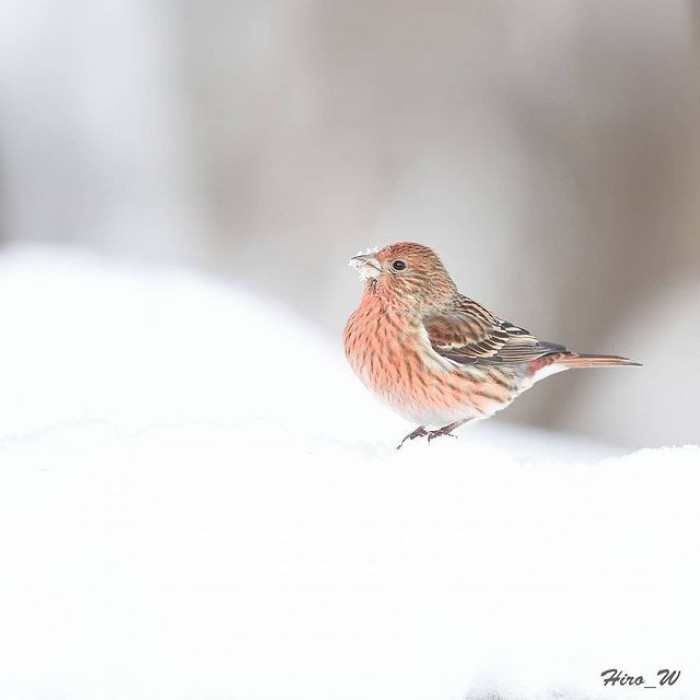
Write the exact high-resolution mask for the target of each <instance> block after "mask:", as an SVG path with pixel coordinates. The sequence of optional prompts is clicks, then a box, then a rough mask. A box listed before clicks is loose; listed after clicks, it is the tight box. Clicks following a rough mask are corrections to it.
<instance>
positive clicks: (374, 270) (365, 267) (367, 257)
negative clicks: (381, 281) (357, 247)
mask: <svg viewBox="0 0 700 700" xmlns="http://www.w3.org/2000/svg"><path fill="white" fill-rule="evenodd" d="M376 252H377V251H376V249H375V250H368V251H367V252H366V253H360V254H359V255H356V256H355V257H353V258H350V267H354V268H355V269H356V270H357V271H358V272H359V273H360V279H361V280H369V279H377V277H379V275H380V274H381V273H382V266H381V265H380V264H379V261H378V260H377V258H376V257H375V254H376Z"/></svg>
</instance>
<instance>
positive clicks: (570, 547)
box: [0, 249, 700, 700]
mask: <svg viewBox="0 0 700 700" xmlns="http://www.w3.org/2000/svg"><path fill="white" fill-rule="evenodd" d="M0 305H1V309H0V311H1V315H0V317H1V318H2V319H3V324H4V342H3V348H2V359H3V361H2V363H0V373H1V376H0V385H1V386H2V387H3V393H2V398H0V436H1V437H0V445H1V450H0V462H1V464H2V467H1V468H0V557H1V558H2V559H1V560H2V576H1V577H0V621H1V623H0V659H2V662H1V663H0V697H3V698H5V697H7V698H21V699H22V700H25V699H26V700H35V699H36V700H39V699H40V698H41V699H44V698H64V697H66V698H68V697H69V698H71V700H82V699H83V698H84V699H86V700H87V699H88V698H89V699H92V698H96V697H109V698H119V699H121V698H124V699H128V700H139V699H141V698H144V699H145V698H149V699H150V698H166V697H167V698H169V699H171V700H178V699H180V698H182V699H183V700H184V699H185V698H197V699H208V698H211V699H215V698H216V699H220V698H234V697H235V698H239V699H246V700H247V699H250V700H262V699H268V698H269V699H273V698H287V699H290V698H299V700H301V699H303V700H315V699H316V698H318V699H319V700H336V699H338V700H340V699H342V700H346V699H347V700H350V699H353V700H356V699H357V698H362V699H363V700H374V699H377V700H380V699H381V700H388V699H390V698H401V699H402V700H411V699H413V698H415V699H416V700H418V699H419V698H420V699H424V698H431V700H437V699H439V698H445V699H449V700H452V699H455V700H457V699H459V698H470V699H472V700H485V698H496V697H502V698H508V699H509V698H572V699H573V698H576V699H578V698H592V697H596V698H598V697H600V698H607V697H610V698H622V699H624V698H628V697H629V698H636V697H639V696H640V693H646V692H647V691H643V690H641V689H639V688H629V687H627V686H625V687H624V688H620V687H619V686H616V687H612V688H611V687H607V688H606V687H604V686H603V684H602V679H601V675H600V674H601V673H602V672H603V671H605V670H607V669H610V668H618V669H620V670H622V671H623V673H629V674H631V675H633V676H639V675H643V676H644V679H645V682H646V684H648V685H656V684H658V679H657V676H656V672H657V670H659V669H663V668H671V669H679V670H681V671H682V674H681V676H680V678H679V679H678V681H677V682H676V683H675V685H674V686H673V688H668V687H667V688H666V689H660V690H657V693H658V695H657V696H656V697H667V696H668V697H673V698H677V699H679V700H681V699H685V698H687V699H688V700H690V699H691V698H697V697H698V694H699V693H700V680H698V673H697V671H698V662H697V660H698V659H699V658H700V642H699V641H698V636H697V629H698V625H699V623H700V611H699V609H698V604H697V590H699V589H700V576H699V572H698V566H697V552H698V551H700V534H699V533H700V527H699V526H700V514H699V513H698V509H697V489H698V485H699V483H700V478H699V472H698V469H699V466H700V448H698V447H697V446H686V447H682V448H681V447H678V448H664V449H658V450H642V451H639V452H636V453H634V454H632V455H626V456H619V455H615V456H613V457H610V458H602V455H603V454H604V453H605V448H604V446H595V445H590V444H585V443H581V442H577V441H573V440H568V439H566V438H562V437H560V438H558V439H554V438H553V437H551V436H547V435H544V434H541V433H529V432H528V431H515V430H513V429H511V428H507V427H503V426H498V424H496V425H495V426H494V427H490V426H487V425H485V426H478V427H477V429H475V430H471V431H466V430H465V431H464V432H463V434H462V437H461V438H460V439H459V440H447V439H445V440H443V441H436V442H434V443H433V444H432V445H430V446H428V445H427V444H424V443H411V444H410V445H407V446H406V448H405V449H404V450H402V451H401V452H397V451H396V450H395V449H394V445H395V443H396V442H397V441H398V438H400V437H401V436H402V435H403V434H404V433H405V432H407V431H408V429H409V428H410V426H408V425H407V424H405V423H404V422H403V421H401V420H400V419H398V418H395V417H393V416H392V415H391V414H389V413H387V412H386V411H385V410H384V409H383V408H382V407H380V406H378V405H376V404H375V403H374V402H373V401H372V400H371V399H370V398H369V397H368V395H367V394H366V393H365V392H364V390H363V389H362V387H361V386H359V383H358V382H357V381H356V380H355V379H354V377H352V376H351V373H350V372H349V370H347V368H346V367H345V366H344V363H343V362H342V357H340V354H341V353H340V349H339V346H338V347H335V346H331V347H329V346H328V345H327V343H326V341H325V339H323V338H322V337H320V336H318V335H317V334H316V333H315V331H314V329H313V328H311V327H310V326H309V325H308V324H307V323H306V322H305V321H303V320H302V319H300V318H297V317H295V316H294V315H293V314H291V313H290V312H289V311H288V310H286V309H283V308H279V307H276V306H274V305H271V304H269V303H267V302H264V303H263V302H261V301H259V300H256V299H252V298H250V296H249V295H247V294H244V293H243V292H241V291H236V290H233V289H231V288H230V287H229V286H227V285H225V284H223V283H221V282H217V281H214V280H209V279H205V278H202V277H199V276H196V275H194V274H192V273H191V272H188V271H186V270H163V269H160V270H153V269H147V268H141V269H139V268H135V267H133V266H127V265H117V264H114V263H106V262H104V261H100V260H98V259H94V258H92V257H90V256H87V255H79V254H76V253H71V254H68V253H64V252H60V251H50V250H45V249H36V250H30V251H22V250H20V251H10V252H9V253H5V255H4V256H3V257H1V258H0ZM339 330H340V329H339ZM609 454H615V453H614V452H610V453H609ZM649 692H650V693H651V692H653V691H649ZM663 693H668V695H663ZM645 697H646V696H645ZM649 697H654V696H653V695H651V694H650V695H649Z"/></svg>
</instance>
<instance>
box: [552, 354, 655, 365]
mask: <svg viewBox="0 0 700 700" xmlns="http://www.w3.org/2000/svg"><path fill="white" fill-rule="evenodd" d="M542 359H543V360H544V359H547V360H549V361H550V362H556V363H557V364H560V365H564V367H571V368H577V367H622V366H628V367H641V366H642V365H641V364H640V363H639V362H635V361H634V360H630V359H629V358H627V357H620V356H619V355H589V354H583V353H578V352H562V353H556V354H554V355H548V356H547V357H546V358H542Z"/></svg>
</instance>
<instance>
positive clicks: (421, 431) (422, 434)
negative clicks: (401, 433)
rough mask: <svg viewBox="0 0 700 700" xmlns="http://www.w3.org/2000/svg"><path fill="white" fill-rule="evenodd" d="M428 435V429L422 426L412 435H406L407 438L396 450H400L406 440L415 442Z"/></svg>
mask: <svg viewBox="0 0 700 700" xmlns="http://www.w3.org/2000/svg"><path fill="white" fill-rule="evenodd" d="M428 434H429V433H428V432H427V431H426V429H425V428H424V427H423V426H422V425H420V426H418V427H417V428H416V429H415V430H414V431H413V432H412V433H409V434H408V435H406V437H405V438H404V439H403V440H401V442H400V443H399V444H398V445H397V446H396V449H397V450H400V449H401V447H402V446H403V444H404V442H406V440H415V439H416V438H417V437H425V436H426V435H428Z"/></svg>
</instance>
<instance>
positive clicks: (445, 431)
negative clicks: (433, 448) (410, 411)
mask: <svg viewBox="0 0 700 700" xmlns="http://www.w3.org/2000/svg"><path fill="white" fill-rule="evenodd" d="M468 420H469V419H468V418H464V419H463V420H458V421H455V422H454V423H450V424H449V425H444V426H443V427H442V428H440V429H439V430H431V431H429V432H428V444H430V441H431V440H434V439H435V438H436V437H440V436H441V435H449V436H450V437H453V438H456V437H457V436H456V435H452V431H453V430H454V429H455V428H459V426H460V425H464V424H465V423H466V422H467V421H468Z"/></svg>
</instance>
